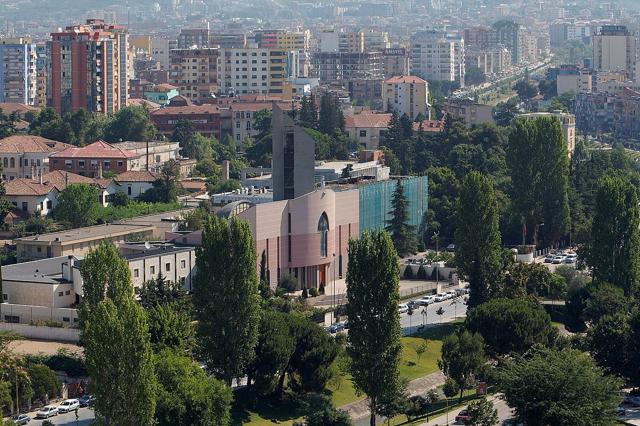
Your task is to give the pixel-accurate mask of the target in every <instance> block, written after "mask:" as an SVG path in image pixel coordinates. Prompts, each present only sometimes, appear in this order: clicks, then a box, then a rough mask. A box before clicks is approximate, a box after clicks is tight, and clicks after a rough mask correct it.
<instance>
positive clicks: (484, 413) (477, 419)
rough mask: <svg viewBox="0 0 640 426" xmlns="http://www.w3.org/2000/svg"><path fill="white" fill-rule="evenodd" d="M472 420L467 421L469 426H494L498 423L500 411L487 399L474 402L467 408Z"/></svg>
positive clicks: (466, 423)
mask: <svg viewBox="0 0 640 426" xmlns="http://www.w3.org/2000/svg"><path fill="white" fill-rule="evenodd" d="M467 411H468V412H469V417H471V419H470V420H468V421H465V425H468V426H494V425H496V424H497V423H498V410H496V409H495V407H494V406H493V402H491V401H489V400H487V398H481V399H479V400H477V401H473V402H472V403H471V404H469V407H468V408H467Z"/></svg>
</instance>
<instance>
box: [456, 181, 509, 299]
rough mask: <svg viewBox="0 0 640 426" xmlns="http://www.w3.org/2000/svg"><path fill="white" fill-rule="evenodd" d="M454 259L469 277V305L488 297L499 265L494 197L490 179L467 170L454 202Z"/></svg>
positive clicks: (459, 270) (500, 265)
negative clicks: (456, 199) (456, 202)
mask: <svg viewBox="0 0 640 426" xmlns="http://www.w3.org/2000/svg"><path fill="white" fill-rule="evenodd" d="M456 216H457V226H456V231H455V244H456V252H455V262H456V266H457V267H458V272H459V273H461V275H462V276H463V277H465V278H466V279H468V280H469V287H470V290H471V292H470V294H469V307H474V306H477V305H479V304H481V303H483V302H485V301H487V300H488V299H489V296H490V294H491V293H492V291H494V289H495V286H496V284H497V281H498V280H499V277H500V274H501V268H502V261H501V254H500V253H501V251H500V231H499V229H498V212H497V205H496V197H495V194H494V192H493V186H492V185H491V181H490V180H489V179H488V178H486V177H484V176H482V175H481V174H480V173H477V172H472V173H469V174H468V175H467V176H466V177H465V178H464V181H463V182H462V186H461V188H460V195H459V197H458V204H457V215H456Z"/></svg>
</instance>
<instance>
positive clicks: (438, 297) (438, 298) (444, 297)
mask: <svg viewBox="0 0 640 426" xmlns="http://www.w3.org/2000/svg"><path fill="white" fill-rule="evenodd" d="M433 300H434V302H442V301H443V300H447V293H438V294H436V295H435V297H434V298H433Z"/></svg>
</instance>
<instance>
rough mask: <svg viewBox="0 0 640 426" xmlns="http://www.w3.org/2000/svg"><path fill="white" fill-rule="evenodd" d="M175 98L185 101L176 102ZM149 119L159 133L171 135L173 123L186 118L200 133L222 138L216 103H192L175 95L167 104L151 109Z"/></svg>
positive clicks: (218, 110)
mask: <svg viewBox="0 0 640 426" xmlns="http://www.w3.org/2000/svg"><path fill="white" fill-rule="evenodd" d="M176 100H180V101H187V102H183V103H181V104H178V103H177V102H176ZM151 120H152V121H153V124H155V126H156V128H157V129H158V134H159V135H164V136H167V137H169V136H171V135H172V134H173V129H174V127H175V125H176V124H177V123H178V122H179V121H180V120H187V121H190V122H191V123H193V125H194V128H195V131H196V132H198V133H200V134H201V135H203V136H206V137H211V136H214V137H216V138H218V140H222V129H221V124H220V122H221V120H220V108H218V106H217V105H212V104H203V105H193V103H191V102H190V101H188V100H187V99H186V98H183V97H182V96H176V97H175V98H173V99H172V101H171V102H170V103H169V105H168V106H166V107H164V108H160V109H157V110H155V111H153V112H152V113H151Z"/></svg>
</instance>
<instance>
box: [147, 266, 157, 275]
mask: <svg viewBox="0 0 640 426" xmlns="http://www.w3.org/2000/svg"><path fill="white" fill-rule="evenodd" d="M149 272H151V275H153V274H155V273H156V267H155V266H150V267H149Z"/></svg>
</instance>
